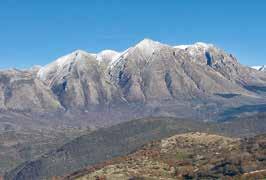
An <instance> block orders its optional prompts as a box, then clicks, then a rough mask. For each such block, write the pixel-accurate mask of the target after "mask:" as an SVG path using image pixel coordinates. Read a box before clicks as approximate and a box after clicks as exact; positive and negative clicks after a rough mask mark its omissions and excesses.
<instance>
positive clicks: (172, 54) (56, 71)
mask: <svg viewBox="0 0 266 180" xmlns="http://www.w3.org/2000/svg"><path fill="white" fill-rule="evenodd" d="M22 77H23V78H22ZM0 79H1V81H0V108H1V109H6V110H8V109H10V108H11V107H12V108H14V109H19V110H20V111H24V110H25V111H26V110H27V111H29V110H30V111H35V109H38V111H51V109H54V110H55V111H58V110H61V109H64V110H66V111H69V110H81V111H86V112H90V111H97V112H99V111H104V109H106V108H107V109H109V110H108V111H112V110H110V108H111V109H113V108H119V109H120V111H122V110H121V108H124V109H128V108H129V109H130V108H132V107H134V106H136V105H141V107H142V108H141V110H142V112H141V113H144V114H145V113H159V114H164V113H174V114H178V113H181V114H186V109H188V108H191V103H192V104H194V105H193V106H195V107H197V108H201V107H202V106H201V105H199V104H201V103H205V106H206V104H208V103H210V104H212V106H216V105H215V104H216V103H219V104H222V103H223V101H230V98H225V97H231V95H232V97H235V96H236V97H238V101H237V103H238V104H239V103H240V104H241V102H242V101H241V99H243V102H247V101H248V100H247V99H252V98H258V96H261V94H258V93H257V92H256V91H255V90H254V87H265V86H266V80H265V74H264V73H261V72H259V71H256V70H253V69H251V68H248V67H245V66H242V65H241V64H239V63H238V61H237V60H236V58H235V57H234V56H233V55H231V54H228V53H226V52H225V51H223V50H221V49H220V48H217V47H215V46H214V45H212V44H206V43H195V44H192V45H181V46H170V45H167V44H163V43H160V42H157V41H153V40H150V39H144V40H142V41H140V42H139V43H137V44H136V45H133V46H132V47H129V48H128V49H126V50H125V51H123V52H116V51H113V50H104V51H102V52H99V53H88V52H86V51H83V50H77V51H74V52H72V53H70V54H68V55H65V56H63V57H60V58H58V59H57V60H55V61H54V62H52V63H50V64H48V65H46V66H44V67H38V68H34V71H33V70H28V71H23V72H22V71H18V70H11V71H9V72H5V71H4V72H1V73H0ZM19 79H22V80H21V81H20V80H19ZM251 87H252V88H251ZM19 91H23V92H25V94H24V96H23V97H22V96H16V92H19ZM244 100H245V101H244ZM24 101H27V103H23V102H24ZM254 101H255V100H254ZM234 103H236V102H235V101H234ZM234 103H233V102H232V104H234ZM173 104H174V106H173ZM169 107H171V108H169ZM197 108H196V109H195V112H197V111H198V110H197ZM170 111H171V112H170ZM128 112H133V111H131V110H129V111H128ZM190 112H191V111H190ZM141 113H140V111H138V115H140V114H141ZM212 113H215V111H213V112H212Z"/></svg>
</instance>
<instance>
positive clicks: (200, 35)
mask: <svg viewBox="0 0 266 180" xmlns="http://www.w3.org/2000/svg"><path fill="white" fill-rule="evenodd" d="M265 9H266V1H264V0H234V1H233V0H221V1H214V0H134V1H133V0H45V1H36V0H23V1H22V0H1V2H0V68H10V67H17V68H26V67H30V66H32V65H34V64H40V65H45V64H47V63H49V62H51V61H53V60H54V59H56V58H57V57H59V56H61V55H65V54H67V53H69V52H72V51H73V50H75V49H83V50H86V51H88V52H98V51H100V50H102V49H114V50H118V51H121V50H123V49H126V48H127V47H129V46H132V45H133V44H135V43H137V42H138V41H140V40H142V39H143V38H145V37H147V38H151V39H154V40H157V41H161V42H163V43H168V44H172V45H178V44H191V43H194V42H197V41H203V42H208V43H213V44H216V45H217V46H219V47H221V48H223V49H225V50H226V51H228V52H230V53H232V54H234V55H235V56H237V57H238V59H239V61H240V62H241V63H243V64H246V65H260V64H266V57H265V54H266V23H265V22H266V11H265Z"/></svg>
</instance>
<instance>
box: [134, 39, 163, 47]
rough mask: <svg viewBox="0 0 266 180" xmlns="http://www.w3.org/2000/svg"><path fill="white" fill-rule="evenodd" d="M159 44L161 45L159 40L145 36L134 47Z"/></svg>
mask: <svg viewBox="0 0 266 180" xmlns="http://www.w3.org/2000/svg"><path fill="white" fill-rule="evenodd" d="M159 45H162V44H161V43H160V42H158V41H154V40H152V39H148V38H145V39H143V40H142V41H140V42H139V43H138V44H137V45H136V47H140V48H141V47H152V46H159Z"/></svg>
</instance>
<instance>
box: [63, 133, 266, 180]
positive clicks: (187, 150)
mask: <svg viewBox="0 0 266 180" xmlns="http://www.w3.org/2000/svg"><path fill="white" fill-rule="evenodd" d="M265 158H266V136H265V135H261V136H257V137H254V138H250V139H243V140H240V139H234V138H227V137H224V136H218V135H213V134H206V133H197V132H196V133H187V134H179V135H174V136H171V137H169V138H166V139H162V140H160V141H156V142H152V143H149V144H148V145H145V146H144V147H142V148H141V149H140V150H138V151H136V152H135V153H133V154H130V155H128V156H125V157H119V158H115V159H113V160H109V161H107V162H105V163H102V164H99V165H96V166H94V167H90V168H88V169H84V170H81V171H78V172H76V173H74V174H72V175H70V176H67V177H65V178H64V179H68V180H70V179H72V180H74V179H75V180H86V179H87V180H93V179H103V180H112V179H116V180H126V179H143V180H152V179H154V180H155V179H168V180H172V179H173V180H174V179H222V178H223V179H260V178H265V177H266V161H265Z"/></svg>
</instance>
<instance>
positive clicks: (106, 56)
mask: <svg viewBox="0 0 266 180" xmlns="http://www.w3.org/2000/svg"><path fill="white" fill-rule="evenodd" d="M120 55H121V53H119V52H116V51H114V50H109V49H107V50H103V51H101V52H99V53H98V54H97V55H96V59H97V60H98V61H103V60H107V61H113V60H114V59H117V58H118V57H119V56H120Z"/></svg>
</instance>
